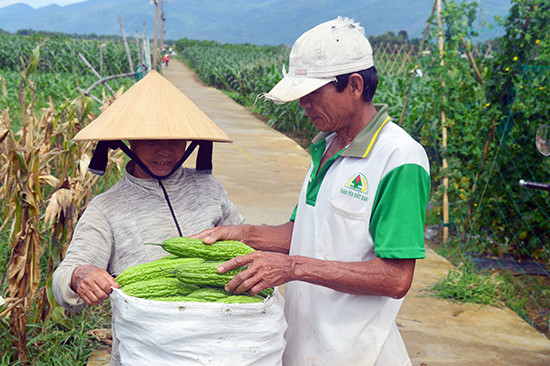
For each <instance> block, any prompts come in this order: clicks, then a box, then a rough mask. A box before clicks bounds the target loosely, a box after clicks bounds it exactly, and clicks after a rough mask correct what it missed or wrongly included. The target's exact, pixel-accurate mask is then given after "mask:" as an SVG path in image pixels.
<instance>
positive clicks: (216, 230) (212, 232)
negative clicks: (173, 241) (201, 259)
mask: <svg viewBox="0 0 550 366" xmlns="http://www.w3.org/2000/svg"><path fill="white" fill-rule="evenodd" d="M243 231H244V227H243V226H238V225H227V226H218V227H213V228H210V229H206V230H203V231H201V232H200V233H198V234H195V235H193V236H190V238H192V239H202V241H203V243H204V244H213V243H215V242H217V241H218V240H237V241H241V242H242V241H243V238H244V234H243Z"/></svg>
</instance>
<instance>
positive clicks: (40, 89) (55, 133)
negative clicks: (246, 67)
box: [0, 35, 133, 364]
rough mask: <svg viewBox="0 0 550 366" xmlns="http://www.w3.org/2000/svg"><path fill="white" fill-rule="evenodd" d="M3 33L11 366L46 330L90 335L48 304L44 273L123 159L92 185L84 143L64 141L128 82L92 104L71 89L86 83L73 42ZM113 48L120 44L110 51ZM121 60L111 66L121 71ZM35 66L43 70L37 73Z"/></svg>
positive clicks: (1, 142)
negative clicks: (9, 54) (12, 57)
mask: <svg viewBox="0 0 550 366" xmlns="http://www.w3.org/2000/svg"><path fill="white" fill-rule="evenodd" d="M2 37H3V38H2V39H0V41H1V42H3V43H2V44H9V45H10V47H12V48H11V49H12V50H13V49H17V50H18V51H17V52H21V53H20V54H21V55H22V56H21V58H20V59H19V63H18V64H13V63H11V64H9V63H4V64H2V66H0V72H1V74H0V87H1V91H2V93H1V96H0V181H1V183H0V200H1V201H2V207H1V211H0V212H1V218H2V220H1V222H0V240H1V242H0V247H1V251H0V253H1V254H2V256H1V257H0V260H1V261H2V266H0V268H4V269H5V271H4V270H3V271H2V282H1V287H0V288H1V289H2V292H1V296H2V304H1V305H0V306H1V307H0V331H1V334H2V335H3V336H2V337H1V338H2V344H3V347H2V348H3V349H5V350H6V351H3V352H2V353H0V356H1V360H2V362H1V363H2V364H14V363H16V361H19V362H22V363H25V362H29V361H31V360H32V361H33V362H34V361H35V360H36V359H39V358H40V356H37V352H43V351H42V350H41V349H42V346H43V345H44V343H43V342H44V337H43V335H44V334H47V333H48V332H50V331H52V328H51V327H52V326H53V327H60V328H62V329H64V331H69V333H71V332H75V331H76V332H75V333H78V334H80V335H82V336H84V338H86V339H89V338H90V337H88V336H85V334H82V333H79V332H78V331H77V330H75V328H74V325H73V324H72V323H71V322H69V321H68V320H67V319H68V317H67V314H65V311H64V310H63V309H62V308H61V307H60V306H59V305H58V304H57V303H56V301H55V299H54V298H53V293H52V291H51V275H52V273H53V270H54V269H55V268H56V267H57V265H58V264H59V262H60V261H61V260H62V259H63V257H64V253H65V250H66V248H67V245H68V243H69V242H70V239H71V235H72V231H73V228H74V226H75V224H76V221H77V219H78V217H79V215H80V214H81V212H82V210H83V209H84V208H85V207H86V205H87V203H88V202H89V200H90V199H91V198H92V197H93V196H94V195H95V194H97V193H100V192H101V191H103V190H104V189H105V187H106V184H108V182H109V177H110V176H112V178H113V179H117V177H120V174H121V169H122V164H123V159H122V157H121V155H120V154H114V155H112V156H111V160H112V163H113V164H110V166H111V169H110V171H109V172H108V173H107V174H108V175H107V177H106V178H102V181H101V182H102V183H99V182H98V178H97V177H95V176H93V175H91V174H90V173H88V172H87V165H88V162H89V159H90V155H91V149H92V147H93V146H92V144H91V143H80V144H79V143H75V142H73V141H71V138H72V137H73V136H74V135H75V134H76V133H77V132H78V131H79V130H80V129H81V128H82V127H83V126H85V125H86V124H87V123H89V122H90V121H91V120H93V119H94V118H95V116H96V115H97V114H98V113H100V112H101V110H102V109H103V108H105V106H107V105H108V104H110V103H111V102H112V101H113V100H114V99H116V97H118V96H119V95H120V94H121V93H122V92H123V90H124V88H125V87H128V86H130V85H131V84H132V83H133V80H132V79H131V78H127V79H126V80H117V81H115V82H113V83H112V85H113V87H114V86H115V85H119V86H120V87H119V88H118V92H117V93H115V95H111V93H109V92H107V91H106V89H103V90H102V91H101V90H100V92H101V93H102V94H98V96H96V97H95V98H94V99H98V98H101V99H102V100H103V103H99V104H98V103H97V102H96V101H95V100H94V99H92V98H90V97H85V96H83V95H82V94H80V93H79V92H78V86H80V85H82V86H83V88H85V87H88V85H89V84H91V83H92V82H93V81H95V80H94V77H93V75H92V76H90V75H89V73H90V71H89V70H88V69H87V68H86V67H84V68H81V69H80V70H79V71H76V70H77V69H78V68H79V66H78V65H80V64H81V62H79V59H78V57H77V56H76V54H75V53H74V52H76V51H75V50H74V47H73V46H74V45H75V44H76V43H73V42H69V45H67V46H68V47H59V46H60V44H59V43H54V44H48V42H44V41H39V42H34V43H32V42H30V41H29V39H26V38H24V37H12V38H13V39H8V38H4V37H6V36H5V35H4V36H2ZM32 45H34V48H30V47H31V46H32ZM17 47H19V48H17ZM48 47H49V48H48ZM56 47H57V48H56ZM0 49H1V50H2V51H4V50H5V49H6V48H5V47H0ZM71 49H72V50H73V51H69V50H71ZM119 49H121V50H124V47H123V46H122V47H121V45H119ZM43 50H47V52H46V56H44V55H43V53H42V51H43ZM63 50H67V55H66V57H64V59H65V60H63V62H61V61H55V60H56V58H57V57H56V55H58V54H62V52H64V51H63ZM81 50H82V49H80V51H81ZM71 52H72V53H71ZM90 52H91V51H90ZM16 54H19V53H16ZM123 55H124V58H122V59H119V60H118V61H117V64H119V65H124V64H126V65H127V62H124V61H125V59H126V54H125V53H124V54H123ZM89 57H90V59H95V58H92V56H91V55H90V56H89ZM0 60H2V61H5V58H4V57H2V58H0ZM54 61H55V62H54ZM42 62H44V63H46V64H47V66H42V67H41V64H42ZM56 67H58V68H60V69H61V70H62V71H57V70H56V69H55V68H56ZM69 67H70V69H68V68H69ZM67 70H69V72H67ZM121 70H122V69H121ZM113 72H118V70H116V69H113ZM96 92H97V91H96ZM4 261H6V262H4ZM4 327H5V328H4ZM4 335H5V336H4ZM46 344H47V342H46ZM8 350H11V351H9V352H8ZM51 351H52V350H51V349H50V350H49V351H48V352H51ZM29 352H30V353H31V355H32V356H30V357H29ZM82 352H89V349H88V350H82Z"/></svg>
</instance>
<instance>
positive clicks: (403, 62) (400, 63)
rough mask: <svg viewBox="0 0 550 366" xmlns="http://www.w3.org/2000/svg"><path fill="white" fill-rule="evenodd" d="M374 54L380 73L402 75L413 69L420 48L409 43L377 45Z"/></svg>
mask: <svg viewBox="0 0 550 366" xmlns="http://www.w3.org/2000/svg"><path fill="white" fill-rule="evenodd" d="M373 52H374V59H375V65H376V69H377V71H378V72H381V73H383V74H387V75H402V74H406V73H408V72H410V71H411V70H412V69H413V66H414V64H415V62H416V58H417V56H418V47H415V46H413V45H410V44H407V43H403V44H389V43H376V44H375V45H374V48H373Z"/></svg>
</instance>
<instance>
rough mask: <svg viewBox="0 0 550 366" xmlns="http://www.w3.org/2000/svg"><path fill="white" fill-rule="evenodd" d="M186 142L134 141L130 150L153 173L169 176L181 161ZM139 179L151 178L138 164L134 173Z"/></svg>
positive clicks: (131, 142)
mask: <svg viewBox="0 0 550 366" xmlns="http://www.w3.org/2000/svg"><path fill="white" fill-rule="evenodd" d="M186 147H187V141H186V140H133V141H130V148H131V149H132V151H133V152H134V154H136V155H137V157H138V158H139V159H140V160H141V161H142V162H143V163H144V164H145V165H146V166H147V168H149V170H150V171H151V173H153V174H155V175H158V176H161V177H162V176H164V175H167V174H169V173H170V172H171V171H172V169H173V168H174V166H175V165H176V163H177V162H178V161H180V159H181V158H182V156H183V154H184V153H185V148H186ZM132 175H134V176H135V177H137V178H150V176H149V174H147V173H145V172H144V171H143V169H141V168H140V167H139V165H137V164H136V166H135V169H134V171H133V173H132Z"/></svg>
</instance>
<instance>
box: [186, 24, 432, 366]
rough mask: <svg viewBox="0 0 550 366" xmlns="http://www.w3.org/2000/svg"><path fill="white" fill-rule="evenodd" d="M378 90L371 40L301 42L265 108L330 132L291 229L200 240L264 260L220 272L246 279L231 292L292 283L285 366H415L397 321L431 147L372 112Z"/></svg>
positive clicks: (382, 110)
mask: <svg viewBox="0 0 550 366" xmlns="http://www.w3.org/2000/svg"><path fill="white" fill-rule="evenodd" d="M377 83H378V80H377V77H376V69H375V68H374V64H373V54H372V49H371V47H370V44H369V42H368V40H367V38H366V37H365V35H364V30H363V28H362V27H360V26H359V24H358V23H355V22H354V21H353V20H350V19H347V18H340V17H339V18H337V19H335V20H332V21H329V22H326V23H323V24H320V25H318V26H316V27H314V28H313V29H311V30H309V31H308V32H306V33H304V34H303V35H302V36H301V37H300V38H298V40H297V41H296V42H295V43H294V46H293V47H292V50H291V52H290V65H289V71H288V73H285V76H284V78H283V79H282V80H281V81H280V82H279V83H278V84H277V85H276V86H275V87H274V88H273V89H272V90H271V91H270V92H269V93H267V94H265V97H266V98H267V99H269V100H272V101H274V102H276V103H284V102H289V101H291V100H296V99H299V103H300V106H302V107H303V108H304V109H305V113H306V115H307V116H308V118H309V120H310V121H311V123H313V124H314V125H315V127H317V128H318V129H319V130H320V131H321V133H320V134H319V135H318V136H317V137H316V138H315V139H314V140H313V144H312V146H311V157H312V163H311V165H310V168H309V171H308V173H307V176H306V178H305V180H304V184H303V186H302V190H301V192H300V197H299V200H298V204H297V206H296V209H295V210H294V213H293V215H292V217H291V219H290V221H289V222H287V223H285V224H283V225H280V226H251V225H242V226H226V227H218V228H213V229H208V230H205V231H203V232H201V233H199V234H197V235H195V237H199V238H202V239H203V241H204V242H205V243H212V242H214V241H216V240H220V239H230V238H231V239H236V240H241V241H244V242H245V243H247V244H249V245H251V246H252V247H254V248H255V249H257V250H258V251H256V252H254V253H252V254H249V255H246V256H242V257H236V258H234V259H232V260H230V261H227V262H225V263H223V264H222V265H220V267H219V268H218V271H219V272H225V271H228V270H230V269H232V268H234V267H237V266H242V265H245V266H248V268H247V269H246V270H245V271H243V272H241V273H240V274H239V275H237V276H236V277H235V278H234V279H233V280H231V281H230V282H229V283H228V284H227V286H226V289H227V290H229V291H236V292H238V293H241V292H244V291H248V292H249V293H250V294H256V293H258V292H259V291H260V290H262V289H264V288H267V287H272V286H279V285H282V284H286V286H285V298H286V305H285V315H286V318H287V321H288V325H289V328H288V330H287V332H286V334H285V338H286V341H287V346H286V349H285V353H284V358H283V362H284V364H285V365H297V366H302V365H384V366H385V365H409V364H410V360H409V357H408V354H407V351H406V348H405V346H404V344H403V341H402V339H401V336H400V334H399V331H398V329H397V326H396V324H395V318H396V316H397V313H398V311H399V308H400V306H401V303H402V301H403V297H404V296H405V294H406V293H407V291H408V290H409V288H410V285H411V282H412V279H413V273H414V267H415V260H416V259H419V258H424V237H423V231H424V220H425V210H426V205H427V201H428V197H429V191H430V178H429V173H428V172H429V163H428V159H427V156H426V153H425V151H424V149H423V148H422V146H420V145H419V144H418V143H417V142H416V141H414V140H413V139H412V138H411V137H410V136H409V135H408V134H407V133H406V132H405V131H404V130H402V129H401V128H400V127H399V126H397V125H396V124H394V123H393V122H391V120H390V117H389V116H388V114H387V106H385V105H374V104H373V103H372V97H373V95H374V92H375V90H376V85H377Z"/></svg>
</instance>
